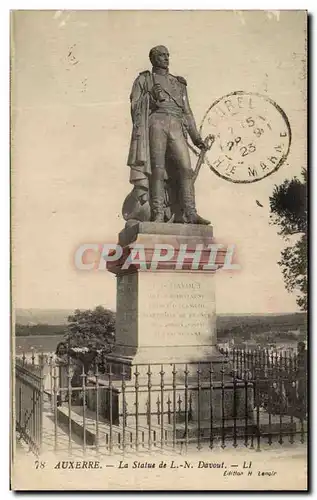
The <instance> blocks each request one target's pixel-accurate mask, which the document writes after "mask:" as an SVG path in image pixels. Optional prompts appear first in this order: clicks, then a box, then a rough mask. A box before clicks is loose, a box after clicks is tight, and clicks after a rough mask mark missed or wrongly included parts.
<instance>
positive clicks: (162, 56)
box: [154, 45, 170, 69]
mask: <svg viewBox="0 0 317 500" xmlns="http://www.w3.org/2000/svg"><path fill="white" fill-rule="evenodd" d="M169 60H170V55H169V52H168V49H167V48H166V47H164V46H163V45H162V46H159V47H157V49H156V51H155V56H154V66H156V67H157V68H163V69H168V65H169Z"/></svg>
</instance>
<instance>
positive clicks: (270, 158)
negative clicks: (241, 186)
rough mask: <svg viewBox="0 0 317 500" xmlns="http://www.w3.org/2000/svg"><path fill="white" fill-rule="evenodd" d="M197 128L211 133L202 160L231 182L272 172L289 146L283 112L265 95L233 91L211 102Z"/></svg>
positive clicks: (259, 178) (281, 162) (278, 165)
mask: <svg viewBox="0 0 317 500" xmlns="http://www.w3.org/2000/svg"><path fill="white" fill-rule="evenodd" d="M200 131H201V133H202V135H203V136H205V135H208V134H212V135H214V136H215V142H214V144H213V146H212V148H211V150H210V151H209V152H207V154H206V163H207V164H208V165H209V167H210V168H211V170H212V171H213V172H214V173H215V174H217V175H218V176H219V177H221V178H222V179H225V180H227V181H231V182H239V183H249V182H257V181H260V180H261V179H264V177H267V176H268V175H271V174H272V173H273V172H276V170H277V169H279V168H280V166H281V165H282V164H283V163H284V162H285V160H286V158H287V155H288V152H289V149H290V145H291V127H290V124H289V121H288V118H287V116H286V114H285V112H284V111H283V110H282V109H281V108H280V106H278V105H277V104H276V103H275V102H274V101H273V100H272V99H270V98H269V97H266V96H264V95H261V94H256V93H252V92H243V91H236V92H232V93H231V94H227V95H225V96H223V97H221V98H220V99H218V100H217V101H215V102H214V103H213V104H212V105H211V106H210V108H209V109H208V110H207V112H206V113H205V116H204V118H203V121H202V124H201V126H200Z"/></svg>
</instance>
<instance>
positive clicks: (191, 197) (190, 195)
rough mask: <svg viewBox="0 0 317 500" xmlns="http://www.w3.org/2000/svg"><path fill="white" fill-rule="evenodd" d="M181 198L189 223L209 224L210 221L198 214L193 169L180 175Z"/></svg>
mask: <svg viewBox="0 0 317 500" xmlns="http://www.w3.org/2000/svg"><path fill="white" fill-rule="evenodd" d="M180 177H181V179H180V188H181V199H182V201H183V207H184V215H185V219H186V222H187V223H188V224H203V225H206V226H208V225H209V224H210V221H209V220H207V219H204V218H203V217H201V216H200V215H198V213H197V210H196V203H195V188H194V182H193V174H192V171H185V172H183V173H182V175H181V176H180Z"/></svg>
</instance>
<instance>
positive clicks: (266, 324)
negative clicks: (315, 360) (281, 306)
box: [217, 313, 307, 341]
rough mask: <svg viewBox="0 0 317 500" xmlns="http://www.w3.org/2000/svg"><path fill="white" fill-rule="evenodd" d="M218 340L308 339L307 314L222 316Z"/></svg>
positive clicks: (219, 323)
mask: <svg viewBox="0 0 317 500" xmlns="http://www.w3.org/2000/svg"><path fill="white" fill-rule="evenodd" d="M217 333H218V340H229V339H231V338H239V339H240V340H249V339H254V340H260V338H262V339H263V340H267V341H269V340H270V341H272V340H276V339H278V338H280V339H282V338H283V339H287V338H294V339H295V338H306V336H307V315H306V313H293V314H267V315H256V314H252V315H220V316H218V318H217Z"/></svg>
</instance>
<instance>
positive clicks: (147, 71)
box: [140, 69, 151, 76]
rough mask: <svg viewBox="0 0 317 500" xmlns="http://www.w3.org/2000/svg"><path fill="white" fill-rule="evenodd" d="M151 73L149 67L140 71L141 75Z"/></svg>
mask: <svg viewBox="0 0 317 500" xmlns="http://www.w3.org/2000/svg"><path fill="white" fill-rule="evenodd" d="M150 74H151V71H149V70H148V69H146V70H145V71H141V72H140V75H144V76H147V75H150Z"/></svg>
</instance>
